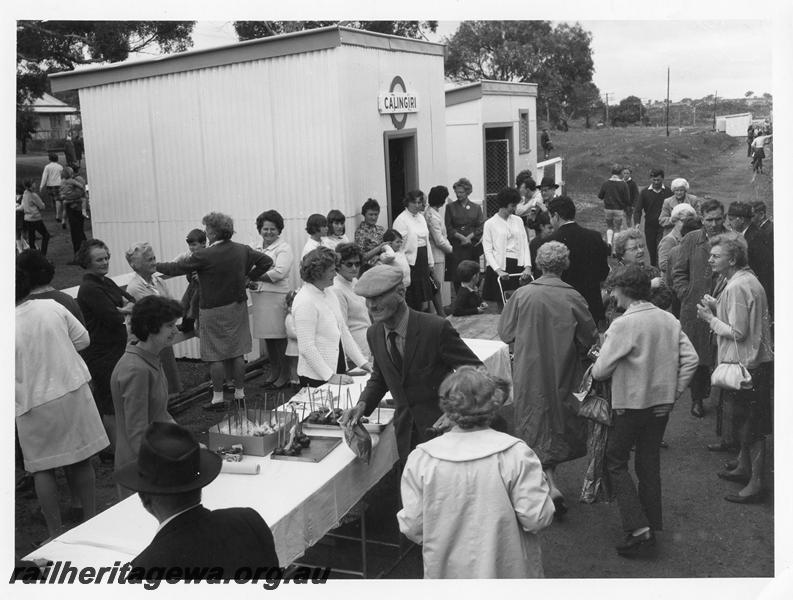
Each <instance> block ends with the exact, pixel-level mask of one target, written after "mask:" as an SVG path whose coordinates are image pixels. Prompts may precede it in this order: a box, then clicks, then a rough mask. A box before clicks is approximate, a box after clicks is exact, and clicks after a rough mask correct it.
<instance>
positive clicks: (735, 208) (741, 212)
mask: <svg viewBox="0 0 793 600" xmlns="http://www.w3.org/2000/svg"><path fill="white" fill-rule="evenodd" d="M727 216H728V217H744V218H746V219H751V218H752V206H751V205H750V204H748V203H746V202H740V201H737V202H731V203H730V207H729V209H728V210H727Z"/></svg>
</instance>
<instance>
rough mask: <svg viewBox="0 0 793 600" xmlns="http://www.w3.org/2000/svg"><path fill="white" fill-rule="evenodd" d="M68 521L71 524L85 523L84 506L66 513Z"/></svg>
mask: <svg viewBox="0 0 793 600" xmlns="http://www.w3.org/2000/svg"><path fill="white" fill-rule="evenodd" d="M66 520H67V521H69V522H71V523H82V522H83V507H82V506H72V507H70V508H69V511H68V512H67V513H66Z"/></svg>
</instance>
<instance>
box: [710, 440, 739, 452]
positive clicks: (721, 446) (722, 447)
mask: <svg viewBox="0 0 793 600" xmlns="http://www.w3.org/2000/svg"><path fill="white" fill-rule="evenodd" d="M705 447H706V448H707V449H708V450H710V451H711V452H730V451H731V450H735V446H733V445H732V444H725V443H724V442H717V443H715V444H708V445H707V446H705Z"/></svg>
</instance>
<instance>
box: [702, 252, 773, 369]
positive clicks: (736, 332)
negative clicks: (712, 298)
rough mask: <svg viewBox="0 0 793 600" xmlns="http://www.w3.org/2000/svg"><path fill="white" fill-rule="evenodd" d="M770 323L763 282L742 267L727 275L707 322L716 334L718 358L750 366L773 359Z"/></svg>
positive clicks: (751, 367)
mask: <svg viewBox="0 0 793 600" xmlns="http://www.w3.org/2000/svg"><path fill="white" fill-rule="evenodd" d="M770 323H771V319H770V318H769V315H768V300H767V298H766V295H765V291H764V290H763V286H762V285H761V284H760V281H759V280H758V279H757V277H755V275H754V274H753V273H752V272H751V271H750V270H749V268H748V267H744V268H743V269H741V270H740V271H737V272H736V273H735V274H734V275H733V276H732V277H730V279H729V281H728V282H727V285H726V286H725V288H724V289H723V290H722V292H721V294H719V298H718V301H717V304H716V316H715V317H714V318H713V319H712V320H711V321H710V323H709V324H710V329H711V331H713V333H715V334H716V341H717V345H718V355H717V356H718V362H719V363H722V362H741V363H743V365H744V366H745V367H746V368H747V369H754V368H755V367H757V366H758V365H760V364H762V363H765V362H770V361H771V360H773V352H772V350H771V327H770ZM733 337H734V341H733ZM736 346H737V352H738V355H737V356H736Z"/></svg>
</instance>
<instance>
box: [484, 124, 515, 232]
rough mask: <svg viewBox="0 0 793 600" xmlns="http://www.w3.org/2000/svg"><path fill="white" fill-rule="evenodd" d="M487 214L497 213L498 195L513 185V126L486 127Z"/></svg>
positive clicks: (490, 215) (487, 215)
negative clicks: (496, 200) (496, 199)
mask: <svg viewBox="0 0 793 600" xmlns="http://www.w3.org/2000/svg"><path fill="white" fill-rule="evenodd" d="M484 138H485V212H486V217H488V218H489V217H492V216H493V214H495V213H496V207H495V204H494V201H495V198H496V195H497V194H498V193H499V192H500V191H501V190H502V189H503V188H505V187H509V186H510V185H512V182H513V181H514V178H515V173H514V172H513V171H514V168H513V165H512V126H511V125H509V126H503V125H501V124H498V125H485V136H484Z"/></svg>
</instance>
